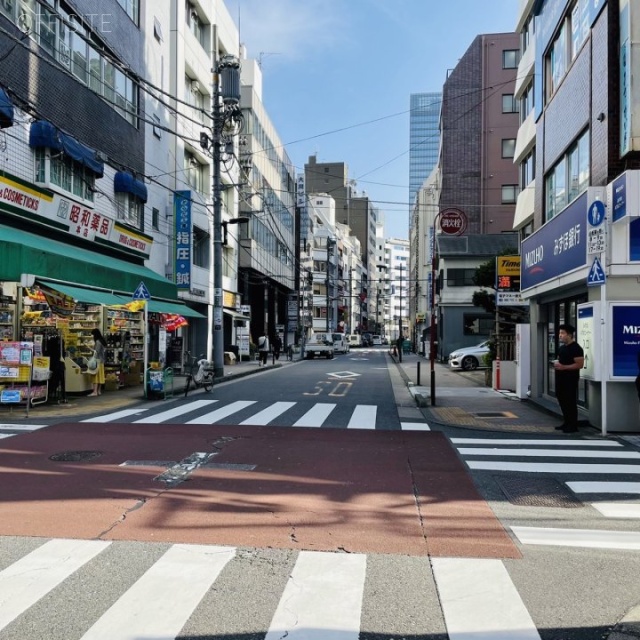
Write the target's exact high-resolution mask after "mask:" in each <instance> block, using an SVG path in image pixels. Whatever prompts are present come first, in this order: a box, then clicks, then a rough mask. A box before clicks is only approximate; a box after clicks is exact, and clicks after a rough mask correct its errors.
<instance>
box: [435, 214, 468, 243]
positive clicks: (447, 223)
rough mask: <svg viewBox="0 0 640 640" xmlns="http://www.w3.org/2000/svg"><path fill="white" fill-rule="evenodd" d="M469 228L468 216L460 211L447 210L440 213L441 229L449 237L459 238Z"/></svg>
mask: <svg viewBox="0 0 640 640" xmlns="http://www.w3.org/2000/svg"><path fill="white" fill-rule="evenodd" d="M466 228H467V216H466V215H465V214H464V213H463V212H462V211H460V209H445V210H444V211H442V212H441V213H440V229H441V230H442V233H444V234H446V235H448V236H459V235H460V234H462V233H464V231H465V229H466Z"/></svg>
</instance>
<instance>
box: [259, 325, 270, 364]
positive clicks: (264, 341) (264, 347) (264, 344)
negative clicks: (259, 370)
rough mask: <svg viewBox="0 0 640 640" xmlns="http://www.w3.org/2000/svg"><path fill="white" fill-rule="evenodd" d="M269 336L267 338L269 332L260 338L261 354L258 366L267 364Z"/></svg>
mask: <svg viewBox="0 0 640 640" xmlns="http://www.w3.org/2000/svg"><path fill="white" fill-rule="evenodd" d="M269 348H270V347H269V338H267V332H266V331H265V332H263V334H262V335H261V336H260V337H259V338H258V353H259V355H260V362H259V365H258V366H260V367H261V366H262V365H266V364H267V356H268V355H269Z"/></svg>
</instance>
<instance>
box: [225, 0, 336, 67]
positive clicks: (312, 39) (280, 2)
mask: <svg viewBox="0 0 640 640" xmlns="http://www.w3.org/2000/svg"><path fill="white" fill-rule="evenodd" d="M340 4H341V3H340V2H336V0H236V1H235V2H233V1H231V2H228V6H229V11H230V12H231V15H232V16H233V17H234V19H235V20H238V6H239V7H240V20H239V22H240V41H241V42H242V43H243V44H244V45H245V46H246V47H247V50H248V52H249V56H250V57H252V58H258V57H259V55H260V53H262V54H263V57H264V58H265V59H266V58H267V54H268V55H269V57H271V56H273V62H276V61H277V63H278V64H282V63H295V62H299V61H300V60H302V59H304V58H307V57H310V56H312V55H314V54H315V53H316V52H317V51H318V50H326V48H327V47H333V46H338V45H340V46H344V43H345V41H347V34H348V27H347V24H345V22H346V19H347V16H346V13H345V12H344V10H341V9H342V8H341V7H340V6H339V5H340Z"/></svg>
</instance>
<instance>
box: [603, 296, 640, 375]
mask: <svg viewBox="0 0 640 640" xmlns="http://www.w3.org/2000/svg"><path fill="white" fill-rule="evenodd" d="M609 326H610V327H611V350H610V352H611V369H610V371H611V379H612V380H635V378H636V376H637V375H638V354H639V353H640V304H638V303H637V302H612V303H611V304H610V305H609Z"/></svg>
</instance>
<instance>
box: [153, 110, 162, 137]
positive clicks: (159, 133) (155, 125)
mask: <svg viewBox="0 0 640 640" xmlns="http://www.w3.org/2000/svg"><path fill="white" fill-rule="evenodd" d="M152 118H153V135H154V136H155V137H156V138H158V140H161V139H162V129H161V128H160V126H159V125H160V116H158V115H156V114H155V113H154V114H153V116H152Z"/></svg>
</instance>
